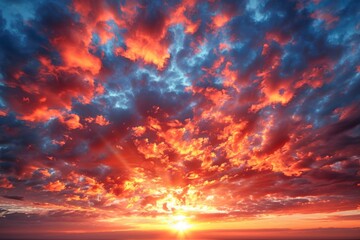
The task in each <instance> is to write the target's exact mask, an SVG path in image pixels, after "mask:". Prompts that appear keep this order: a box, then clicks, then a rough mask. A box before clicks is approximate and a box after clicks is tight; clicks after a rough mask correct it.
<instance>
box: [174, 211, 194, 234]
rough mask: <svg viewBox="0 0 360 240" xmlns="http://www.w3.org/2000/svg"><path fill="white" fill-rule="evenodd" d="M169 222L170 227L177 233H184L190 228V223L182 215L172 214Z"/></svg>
mask: <svg viewBox="0 0 360 240" xmlns="http://www.w3.org/2000/svg"><path fill="white" fill-rule="evenodd" d="M170 224H171V228H172V229H174V230H175V231H176V232H178V233H184V232H186V231H187V230H189V229H190V228H191V225H190V223H189V222H188V221H187V219H186V217H185V216H183V215H176V216H173V219H172V221H171V222H170Z"/></svg>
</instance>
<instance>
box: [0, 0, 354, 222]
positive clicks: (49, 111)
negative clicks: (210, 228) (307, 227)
mask: <svg viewBox="0 0 360 240" xmlns="http://www.w3.org/2000/svg"><path fill="white" fill-rule="evenodd" d="M255 2H256V1H255ZM255 2H254V1H243V2H241V3H238V2H232V1H220V2H213V1H209V2H206V1H200V2H198V1H188V0H184V1H175V2H174V1H169V2H162V1H154V2H143V1H120V2H114V1H102V2H99V1H90V2H89V3H88V4H84V2H82V1H73V2H42V1H37V2H34V3H29V4H23V3H22V2H15V3H12V4H11V7H10V8H9V7H8V8H5V7H4V10H2V14H0V41H1V43H2V44H1V46H0V174H1V177H0V193H1V195H2V196H4V197H3V198H1V205H2V208H5V210H4V211H5V212H6V214H5V213H3V212H2V214H5V215H6V216H8V217H6V219H3V218H1V221H2V222H4V224H5V225H9V226H10V225H11V226H12V227H14V229H15V225H16V224H14V223H16V222H17V221H19V222H20V219H22V220H24V219H27V218H29V219H34V220H35V219H40V220H41V221H47V220H49V219H51V222H56V221H57V220H56V219H57V218H58V221H59V222H62V223H64V222H66V221H67V220H68V219H71V217H72V216H74V218H75V219H76V220H79V221H80V219H81V216H84V217H85V218H86V216H89V218H90V219H91V220H93V219H96V221H98V220H102V221H108V222H106V224H110V223H109V221H110V222H111V219H113V218H116V217H119V216H120V217H129V218H131V217H134V218H144V219H147V217H154V218H153V219H160V218H161V217H166V216H169V215H171V214H177V213H180V212H182V213H184V212H186V213H187V214H189V215H191V216H193V217H194V218H196V219H198V220H199V221H204V222H206V221H207V220H209V221H222V220H224V221H238V220H240V219H247V220H249V219H258V218H260V216H263V215H270V216H272V215H276V214H278V215H291V214H323V215H326V216H330V215H331V216H332V214H337V213H334V212H338V211H355V212H356V211H358V206H359V201H358V199H359V191H358V190H359V184H360V176H359V171H358V169H359V166H360V162H359V151H358V145H359V142H360V134H359V131H360V130H359V125H360V115H359V111H358V105H359V101H360V98H359V94H358V92H359V91H360V81H359V64H358V63H359V60H360V57H359V56H360V54H359V50H358V30H359V25H358V23H357V22H356V21H355V19H356V16H357V15H356V14H357V12H359V11H358V10H359V7H360V5H359V4H358V3H356V2H354V1H343V2H339V3H331V2H328V1H321V2H319V3H317V4H316V3H313V2H301V3H300V2H296V1H287V2H274V1H261V2H259V3H257V4H254V3H255ZM28 5H29V6H31V7H30V9H31V10H29V12H28V14H27V11H25V10H24V11H19V9H23V8H27V7H26V6H28ZM9 6H10V5H9ZM14 8H18V10H17V12H23V13H21V14H12V11H11V10H12V9H14ZM19 196H21V197H19ZM22 197H23V198H24V199H26V201H16V200H21V199H22ZM2 203H4V204H2ZM80 209H81V211H80V212H78V211H77V210H80ZM55 210H56V211H63V212H52V211H55ZM94 212H98V213H99V214H98V215H97V214H94ZM330 213H332V214H330ZM339 215H341V214H340V213H339ZM353 215H354V216H355V217H354V219H356V213H355V214H353ZM341 216H342V215H341ZM339 218H340V217H339ZM10 219H13V221H12V220H11V221H12V224H10ZM331 219H332V220H331ZM22 220H21V221H22ZM41 221H40V222H41ZM24 222H25V223H26V222H27V221H25V220H24ZM329 222H331V223H332V224H333V225H332V226H337V220H336V217H335V218H329ZM350 222H351V221H348V222H347V224H349V225H348V226H350ZM25 223H24V224H25ZM102 223H103V222H102ZM39 224H40V223H39ZM43 224H45V223H43ZM84 224H85V223H84ZM106 224H105V223H104V226H105V225H106ZM133 224H134V223H133ZM40 225H41V224H40ZM45 225H46V224H45ZM45 225H44V226H45ZM50 225H51V224H50ZM110 225H111V224H110ZM130 225H131V224H130ZM61 226H63V228H62V229H66V228H67V227H69V226H68V225H66V224H64V225H61ZM106 226H109V225H106ZM132 226H133V225H132ZM50 227H51V229H52V227H53V226H49V228H50ZM40 228H41V227H40ZM44 228H45V227H44ZM70 229H73V228H72V227H70ZM84 229H88V228H86V227H85V228H84Z"/></svg>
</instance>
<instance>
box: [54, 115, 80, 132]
mask: <svg viewBox="0 0 360 240" xmlns="http://www.w3.org/2000/svg"><path fill="white" fill-rule="evenodd" d="M59 120H60V122H62V123H63V124H65V125H66V126H67V127H68V128H69V129H77V128H82V127H83V125H82V124H81V123H80V117H79V116H78V115H76V114H73V113H71V114H67V115H65V116H60V117H59Z"/></svg>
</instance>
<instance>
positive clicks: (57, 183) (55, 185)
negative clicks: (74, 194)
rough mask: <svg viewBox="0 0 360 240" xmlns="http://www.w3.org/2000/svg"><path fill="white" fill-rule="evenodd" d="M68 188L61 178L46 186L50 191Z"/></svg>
mask: <svg viewBox="0 0 360 240" xmlns="http://www.w3.org/2000/svg"><path fill="white" fill-rule="evenodd" d="M65 188H66V185H65V184H64V183H62V182H60V181H59V180H57V181H55V182H50V183H49V184H47V185H45V186H44V189H45V190H46V191H49V192H60V191H62V190H64V189H65Z"/></svg>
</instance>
